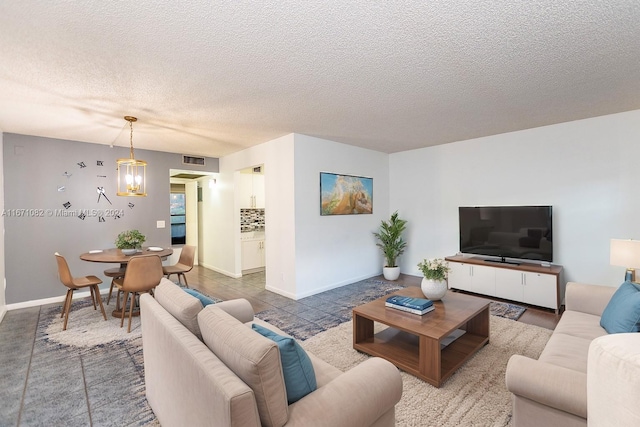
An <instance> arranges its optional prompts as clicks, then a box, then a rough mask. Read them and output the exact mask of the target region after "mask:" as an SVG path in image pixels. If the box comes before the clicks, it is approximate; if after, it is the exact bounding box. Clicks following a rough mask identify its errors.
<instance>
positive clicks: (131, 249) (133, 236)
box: [116, 230, 146, 255]
mask: <svg viewBox="0 0 640 427" xmlns="http://www.w3.org/2000/svg"><path fill="white" fill-rule="evenodd" d="M145 240H146V237H144V234H142V233H140V232H139V231H138V230H127V231H123V232H122V233H120V234H118V238H117V239H116V248H118V249H121V250H122V253H123V254H125V255H133V254H135V253H136V252H137V251H138V249H140V248H142V244H143V243H144V241H145Z"/></svg>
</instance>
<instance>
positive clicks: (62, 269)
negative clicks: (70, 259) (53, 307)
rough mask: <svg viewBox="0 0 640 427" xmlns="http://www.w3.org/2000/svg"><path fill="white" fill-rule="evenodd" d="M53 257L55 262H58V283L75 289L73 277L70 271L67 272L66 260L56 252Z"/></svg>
mask: <svg viewBox="0 0 640 427" xmlns="http://www.w3.org/2000/svg"><path fill="white" fill-rule="evenodd" d="M54 255H55V256H56V261H57V262H58V276H60V281H61V282H62V284H63V285H65V286H66V287H68V288H72V289H75V288H76V286H75V285H74V284H73V276H72V275H71V271H70V270H69V264H67V260H66V259H65V258H64V257H63V256H62V255H60V254H59V253H58V252H56V253H55V254H54Z"/></svg>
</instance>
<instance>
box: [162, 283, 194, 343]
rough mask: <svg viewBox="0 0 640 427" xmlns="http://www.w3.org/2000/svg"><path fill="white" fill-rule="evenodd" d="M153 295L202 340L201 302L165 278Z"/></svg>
mask: <svg viewBox="0 0 640 427" xmlns="http://www.w3.org/2000/svg"><path fill="white" fill-rule="evenodd" d="M153 295H154V296H155V298H156V301H158V303H159V304H160V305H161V306H162V307H164V309H165V310H167V311H168V312H169V313H171V315H172V316H173V317H175V318H176V319H177V320H178V321H179V322H180V323H182V324H183V325H184V327H185V328H187V329H189V331H191V333H192V334H194V335H195V336H197V337H198V338H199V339H200V340H202V335H201V334H200V327H199V326H198V313H200V311H201V310H202V303H200V300H198V299H197V298H195V297H193V296H191V295H189V294H188V293H186V292H184V291H183V290H182V289H181V288H180V286H178V285H176V284H175V283H173V282H172V281H170V280H168V279H166V278H164V277H163V278H162V280H160V284H159V285H158V286H156V289H155V291H154V294H153Z"/></svg>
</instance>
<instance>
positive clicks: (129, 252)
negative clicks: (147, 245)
mask: <svg viewBox="0 0 640 427" xmlns="http://www.w3.org/2000/svg"><path fill="white" fill-rule="evenodd" d="M120 250H121V251H122V253H123V254H125V255H127V256H129V255H133V254H135V253H136V252H138V250H137V249H135V248H134V249H120Z"/></svg>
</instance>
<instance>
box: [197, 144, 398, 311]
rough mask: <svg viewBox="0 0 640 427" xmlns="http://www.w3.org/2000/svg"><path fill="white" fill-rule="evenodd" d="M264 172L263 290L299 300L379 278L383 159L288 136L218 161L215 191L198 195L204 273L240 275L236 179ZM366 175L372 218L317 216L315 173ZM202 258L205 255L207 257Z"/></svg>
mask: <svg viewBox="0 0 640 427" xmlns="http://www.w3.org/2000/svg"><path fill="white" fill-rule="evenodd" d="M260 164H263V165H264V176H265V199H266V202H265V224H266V226H265V241H266V253H265V255H266V288H267V289H268V290H270V291H273V292H276V293H279V294H281V295H285V296H287V297H289V298H293V299H299V298H303V297H305V296H308V295H312V294H315V293H318V292H322V291H324V290H327V289H332V288H335V287H338V286H342V285H345V284H348V283H352V282H354V281H357V280H360V279H363V278H366V277H371V276H375V275H377V274H380V272H381V271H382V256H381V254H380V253H379V250H378V248H377V247H376V246H375V240H374V237H373V235H372V232H373V231H374V230H376V229H377V227H378V225H379V223H380V221H381V220H382V219H386V218H387V217H388V216H389V207H388V206H389V183H388V180H389V177H388V176H389V168H388V156H387V154H384V153H379V152H376V151H371V150H365V149H361V148H357V147H352V146H349V145H344V144H339V143H336V142H332V141H327V140H322V139H318V138H312V137H308V136H305V135H298V134H290V135H286V136H283V137H281V138H277V139H275V140H273V141H269V142H266V143H264V144H261V145H258V146H256V147H252V148H249V149H246V150H243V151H241V152H239V153H234V154H231V155H229V156H226V157H224V158H222V159H220V175H219V179H218V185H217V186H216V187H217V188H216V189H215V190H214V191H211V192H208V191H203V215H208V216H211V217H213V218H215V219H214V221H212V223H214V225H213V226H212V229H211V230H207V231H205V233H204V234H205V241H206V244H207V245H210V246H211V248H208V249H207V250H206V251H205V253H206V254H211V256H209V257H207V258H206V262H205V264H204V265H205V266H206V267H208V268H212V269H214V270H216V271H219V272H222V273H224V274H228V275H230V276H232V277H239V276H240V275H241V264H240V261H241V260H240V224H239V216H240V201H239V200H236V197H235V188H236V184H237V183H236V178H237V172H238V171H239V170H240V169H244V168H247V167H250V166H255V165H260ZM321 171H323V172H334V173H341V174H349V175H358V176H367V177H372V178H374V181H373V191H374V195H373V200H374V213H373V215H344V216H331V217H321V216H320V172H321ZM205 256H206V255H205Z"/></svg>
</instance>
